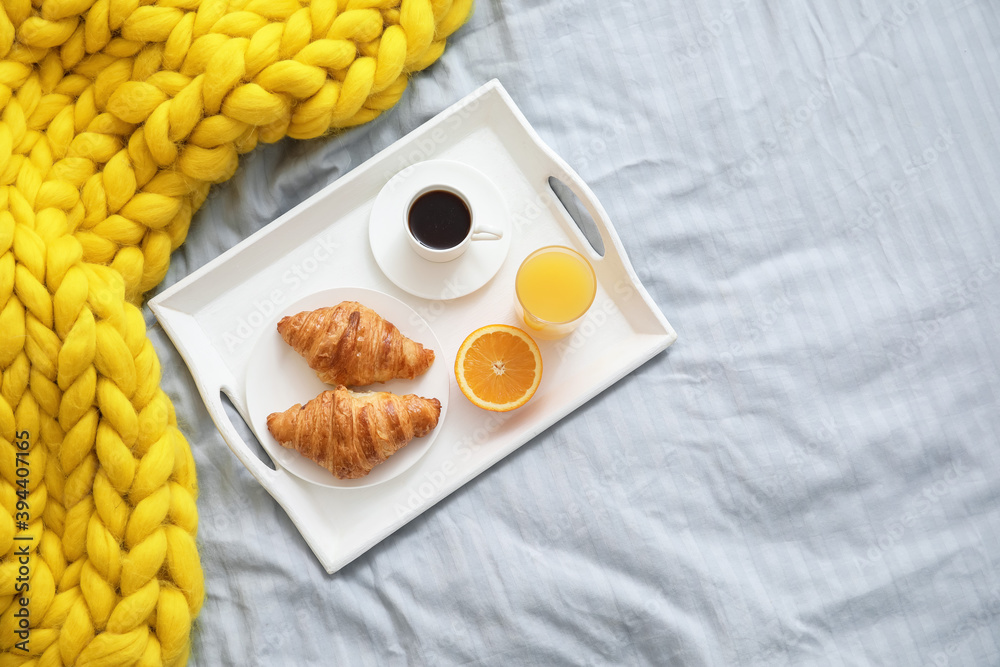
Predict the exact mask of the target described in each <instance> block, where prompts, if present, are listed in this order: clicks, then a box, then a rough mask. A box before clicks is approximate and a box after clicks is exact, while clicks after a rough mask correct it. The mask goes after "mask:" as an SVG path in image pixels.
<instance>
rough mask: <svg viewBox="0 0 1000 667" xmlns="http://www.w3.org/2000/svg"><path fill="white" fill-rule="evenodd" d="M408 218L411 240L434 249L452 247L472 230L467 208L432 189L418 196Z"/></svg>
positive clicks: (452, 196)
mask: <svg viewBox="0 0 1000 667" xmlns="http://www.w3.org/2000/svg"><path fill="white" fill-rule="evenodd" d="M407 219H408V221H409V225H410V232H411V233H412V234H413V237H414V238H415V239H417V240H418V241H420V243H422V244H424V245H425V246H427V247H428V248H434V249H435V250H447V249H449V248H454V247H455V246H457V245H458V244H459V243H461V242H462V240H463V239H464V238H465V237H466V236H468V234H469V229H471V228H472V212H471V211H469V207H468V206H467V205H466V203H465V201H463V200H462V198H461V197H459V196H458V195H456V194H455V193H454V192H448V191H447V190H431V191H430V192H425V193H424V194H422V195H420V196H419V197H417V199H416V201H414V202H413V204H412V205H411V206H410V212H409V215H408V218H407Z"/></svg>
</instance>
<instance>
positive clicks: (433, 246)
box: [403, 184, 503, 262]
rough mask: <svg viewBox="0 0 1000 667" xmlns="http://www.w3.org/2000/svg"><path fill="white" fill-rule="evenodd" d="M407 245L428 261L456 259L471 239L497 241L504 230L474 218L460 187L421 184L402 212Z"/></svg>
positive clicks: (471, 208) (472, 210)
mask: <svg viewBox="0 0 1000 667" xmlns="http://www.w3.org/2000/svg"><path fill="white" fill-rule="evenodd" d="M403 231H404V232H405V233H406V238H407V239H408V240H409V242H410V247H411V248H413V251H414V252H416V253H417V254H418V255H420V256H421V257H423V258H424V259H426V260H429V261H431V262H450V261H452V260H454V259H458V258H459V257H461V256H462V254H463V253H464V252H465V251H466V249H467V248H468V247H469V244H470V243H472V242H473V241H496V240H498V239H501V238H503V230H502V229H498V228H496V227H493V226H490V225H484V224H482V223H479V222H477V221H476V215H475V207H474V206H473V205H472V202H470V201H469V199H468V197H466V196H465V195H464V194H462V192H461V191H460V190H458V189H457V188H455V187H452V186H450V185H445V184H435V185H428V186H425V187H423V188H421V189H420V190H419V191H418V192H417V193H416V194H414V195H413V197H412V198H411V199H410V202H409V204H407V206H406V210H405V211H404V213H403Z"/></svg>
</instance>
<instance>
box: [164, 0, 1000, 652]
mask: <svg viewBox="0 0 1000 667" xmlns="http://www.w3.org/2000/svg"><path fill="white" fill-rule="evenodd" d="M998 42H1000V16H998V13H997V9H996V6H995V4H994V3H990V2H987V1H986V0H956V1H953V2H944V3H932V2H926V1H925V0H906V1H905V2H884V3H883V2H878V3H877V2H871V1H869V0H852V1H850V2H844V3H823V2H817V1H810V2H802V3H788V6H786V5H784V4H782V5H780V6H779V5H777V4H774V3H765V2H759V1H757V0H715V1H708V0H698V1H695V2H675V1H671V2H656V3H618V4H614V3H613V4H610V5H609V4H607V3H602V4H598V3H597V2H595V1H594V0H531V1H528V0H506V1H504V2H489V1H487V0H482V1H481V2H480V3H479V4H478V7H477V9H476V14H475V15H474V17H473V18H472V19H471V21H470V22H469V23H468V24H467V25H466V26H464V27H463V28H462V29H461V30H459V31H458V33H456V34H455V35H454V37H453V38H452V40H451V41H450V47H449V49H448V51H447V52H446V53H445V54H444V55H443V56H442V58H441V60H440V61H439V62H438V63H437V64H435V65H434V66H433V67H431V68H430V69H429V70H427V71H426V72H424V73H423V74H422V75H421V76H420V77H417V78H415V79H413V80H412V82H411V84H410V88H409V89H408V90H407V92H406V94H405V95H404V96H403V99H402V100H401V102H400V104H399V105H398V106H397V107H396V108H394V109H393V110H391V111H389V112H387V113H385V114H384V115H383V116H382V117H381V118H379V119H378V120H376V121H375V122H374V123H372V124H370V125H368V126H364V127H361V128H357V129H354V130H351V131H349V132H346V133H344V134H342V135H340V136H337V137H333V138H329V139H325V140H314V141H308V142H295V141H286V142H284V143H281V144H278V145H274V146H262V147H260V148H259V149H258V150H256V151H255V152H254V153H252V154H250V155H248V156H246V158H245V159H244V162H243V163H242V164H241V166H240V171H239V172H238V173H237V175H236V176H235V177H234V178H233V179H232V181H230V182H228V183H227V184H225V185H223V186H221V187H218V188H216V189H215V190H213V191H212V193H211V194H210V196H209V200H208V201H207V202H206V204H205V205H204V207H203V209H202V210H201V211H200V213H199V214H198V216H197V218H196V219H195V221H194V223H193V225H192V229H191V232H190V235H189V238H188V242H187V243H186V245H185V246H183V248H182V249H181V250H179V251H178V252H177V253H176V254H175V256H174V259H173V264H172V266H171V268H170V273H169V275H168V279H167V280H166V281H165V283H164V284H165V285H169V284H171V283H173V282H176V281H177V280H179V279H180V278H182V277H184V276H186V275H187V274H188V273H190V272H191V271H193V270H194V269H196V268H197V267H199V266H201V265H203V264H205V263H206V262H208V261H210V260H211V259H212V258H214V257H216V256H218V255H219V254H220V253H221V252H223V251H225V250H226V249H228V248H229V247H231V246H233V245H235V244H236V243H237V242H239V241H240V240H241V239H243V238H245V237H246V236H248V235H250V234H251V233H253V232H254V231H256V230H257V229H260V228H261V227H262V226H263V225H265V224H267V223H268V222H270V221H271V220H273V219H275V218H276V217H278V216H279V215H280V214H281V213H283V212H284V211H286V210H288V209H290V208H291V207H292V206H294V205H295V204H297V203H298V202H300V201H301V200H303V199H304V198H306V197H307V196H309V195H310V194H312V193H314V192H316V191H318V190H320V189H321V188H322V187H323V186H325V185H326V184H328V183H330V182H333V181H334V180H336V179H337V178H339V177H341V176H343V175H344V174H345V173H347V172H348V171H349V170H351V169H352V168H354V167H357V166H359V165H360V164H362V163H363V162H364V161H365V160H366V159H368V158H369V157H371V156H372V155H374V154H375V153H376V152H378V151H379V150H381V149H383V148H385V147H387V146H389V145H390V144H391V143H392V142H394V141H395V140H397V139H399V138H400V137H402V136H403V135H405V134H406V133H407V132H408V131H409V130H411V129H413V128H415V127H417V126H418V125H420V124H421V123H422V122H424V121H426V120H427V119H429V118H431V117H432V116H433V115H434V114H436V113H437V112H439V111H440V110H442V109H443V108H445V107H446V106H448V105H449V104H451V103H453V102H455V101H457V100H458V99H460V98H461V97H463V96H464V95H466V94H468V93H469V92H471V91H473V90H475V89H476V88H477V87H478V86H479V85H481V84H483V83H485V82H486V81H488V80H489V79H491V78H494V77H496V78H499V79H500V81H501V83H502V84H503V85H504V87H505V88H506V89H507V91H508V92H509V93H510V94H511V96H512V98H513V99H514V101H515V102H516V103H517V104H518V105H519V107H520V109H521V110H522V111H523V113H524V115H525V116H526V117H527V119H528V121H529V122H530V123H532V125H533V126H534V127H535V129H536V130H537V131H538V133H539V134H540V135H541V137H542V138H543V139H544V140H545V141H546V142H548V143H549V145H550V146H551V147H552V148H553V149H554V150H555V151H556V152H557V153H559V154H560V155H561V156H562V157H563V158H564V159H565V160H566V161H567V162H568V163H569V164H570V165H571V166H572V167H574V168H575V169H576V170H577V171H578V172H579V173H580V175H581V176H582V177H583V179H584V180H585V181H586V182H587V183H588V184H589V185H590V186H591V188H592V189H593V190H594V192H595V193H596V195H597V196H598V198H599V199H600V200H601V202H602V204H603V205H604V207H605V208H606V209H607V211H608V214H609V216H610V218H611V220H612V221H613V223H614V224H615V227H616V229H617V231H618V233H619V235H620V236H621V239H622V243H623V245H624V247H625V249H626V251H627V252H628V254H629V257H630V259H631V261H632V263H633V265H634V267H635V269H636V272H637V274H638V276H639V278H640V279H641V280H642V282H643V284H644V285H645V286H646V287H647V289H648V290H649V292H650V294H651V295H652V297H653V299H654V300H655V301H656V303H657V304H658V305H659V307H660V308H661V309H662V311H663V312H664V314H665V315H666V316H667V318H668V319H669V320H670V322H671V324H672V325H673V326H674V327H675V328H676V329H677V332H678V334H679V339H678V341H677V342H676V343H675V344H674V345H673V346H672V347H671V348H670V349H669V350H668V351H667V352H665V353H663V354H661V355H659V356H657V357H656V358H654V359H653V360H652V361H650V362H649V363H647V364H646V365H644V366H643V367H641V368H640V369H639V370H637V371H636V372H634V373H632V374H630V375H629V376H627V377H626V378H624V379H623V380H621V381H620V382H618V383H617V384H615V385H614V386H613V387H611V388H610V389H609V390H607V391H606V392H604V393H603V394H601V395H600V396H598V397H597V398H595V399H594V400H592V401H591V402H589V403H588V404H587V405H585V406H584V407H582V408H581V409H580V410H578V411H576V412H575V413H574V414H572V415H570V416H569V417H568V418H566V419H564V420H562V421H561V422H559V423H558V424H556V425H555V426H553V427H552V428H550V429H548V430H547V431H545V432H544V433H543V434H541V435H540V436H538V437H537V438H535V439H534V440H532V441H531V442H529V443H527V444H526V445H525V446H523V447H522V448H520V449H519V450H518V451H516V452H515V453H514V454H512V455H511V456H509V457H507V458H506V459H505V460H504V461H502V462H501V463H500V464H498V465H496V466H494V467H493V468H491V469H489V470H488V471H487V472H486V473H484V474H483V475H481V476H480V477H478V478H476V479H475V480H473V481H472V482H471V483H469V484H467V485H466V486H465V487H463V488H462V489H460V490H459V491H457V492H456V493H454V494H453V495H452V496H450V497H449V498H447V499H446V500H445V501H443V502H441V503H440V504H438V505H436V506H434V507H433V508H431V509H430V510H428V511H427V512H425V513H424V514H422V515H420V516H419V517H417V518H416V519H415V520H414V521H412V522H411V523H409V524H408V525H407V526H406V527H404V528H403V529H402V530H400V531H398V532H397V533H395V534H393V535H392V536H390V537H389V538H387V539H386V540H384V541H383V542H381V543H379V544H378V545H376V546H375V547H374V548H372V549H371V550H370V551H368V552H367V553H365V554H364V555H362V556H361V557H360V558H358V559H357V560H356V561H354V562H353V563H351V564H350V565H348V566H346V567H345V568H344V569H342V570H341V571H340V572H338V573H336V574H333V575H327V574H326V573H325V572H324V571H323V569H322V567H321V566H320V565H319V563H318V562H317V560H316V559H315V558H314V556H313V555H312V553H311V551H310V550H309V549H308V547H307V546H306V544H305V542H304V541H303V540H302V538H301V537H300V536H299V535H298V533H297V532H296V530H295V528H294V527H293V525H292V523H291V522H290V521H289V520H288V518H287V516H286V515H285V514H284V512H283V511H282V510H281V509H280V508H279V507H278V505H277V504H276V503H275V502H274V501H273V500H272V499H271V498H270V496H268V495H267V493H266V492H265V491H264V490H263V489H262V488H261V487H260V486H259V485H258V484H257V483H256V482H255V481H254V479H253V478H252V477H251V476H250V474H249V473H248V472H247V471H246V470H245V469H244V468H243V467H242V466H241V464H240V463H239V462H238V461H237V459H236V458H235V457H234V456H233V455H232V453H231V452H230V451H229V449H228V448H227V447H226V445H225V443H224V442H223V440H222V438H221V436H220V435H219V434H218V432H217V431H216V429H215V427H214V425H213V423H212V421H211V420H210V419H209V418H208V416H207V413H206V411H205V409H204V407H203V404H202V402H201V398H200V397H199V395H198V392H197V389H196V387H195V385H194V383H193V381H192V379H191V375H190V372H189V371H188V369H187V368H186V367H184V365H183V362H182V360H181V359H180V357H179V355H178V354H177V353H176V351H175V350H174V348H173V346H172V345H171V343H170V341H169V339H168V338H167V336H166V335H165V334H164V333H163V332H162V331H161V330H159V329H157V328H154V330H153V331H152V332H151V335H152V336H153V340H154V342H155V343H156V345H157V348H158V350H159V354H160V355H161V359H163V360H164V366H165V372H164V381H163V386H164V388H165V389H166V390H167V391H168V393H169V394H170V396H171V399H172V400H173V402H174V404H175V406H176V408H177V412H178V420H179V422H180V425H181V428H182V429H183V430H184V433H185V435H186V436H187V438H188V439H189V441H190V442H191V445H192V448H193V450H194V455H195V458H196V462H197V466H198V468H197V469H198V474H199V486H200V489H201V495H200V497H199V500H198V509H199V512H200V516H201V525H200V530H199V534H198V539H199V545H200V549H201V554H202V559H203V564H204V568H205V576H206V589H207V599H206V602H205V605H204V608H203V611H202V613H201V616H200V617H199V619H198V621H197V624H196V626H195V628H194V630H193V641H194V648H193V651H192V656H191V663H192V664H196V665H219V664H224V665H307V664H321V663H322V664H338V665H339V664H343V665H404V664H407V665H454V664H469V665H512V664H516V665H545V666H551V665H606V664H616V665H617V664H621V665H650V664H656V665H667V664H669V665H683V666H701V665H738V666H751V665H754V666H756V665H785V664H808V665H878V664H897V665H915V666H921V665H986V664H997V663H1000V651H998V641H1000V631H998V628H1000V578H998V576H997V566H998V561H1000V545H998V534H1000V504H998V502H997V498H998V496H1000V465H998V453H997V440H998V431H1000V417H998V411H997V405H998V395H1000V379H998V378H1000V348H998V347H997V346H996V345H995V341H996V331H997V329H998V328H1000V228H998V226H997V224H996V219H995V218H996V215H997V213H998V205H997V204H998V200H997V198H998V195H997V192H998V189H997V183H1000V153H998V151H997V148H996V146H997V143H998V135H1000V124H998V121H997V117H998V115H997V101H998V100H1000V89H998V88H1000V86H998V78H997V75H996V72H997V71H1000V68H998V65H1000V53H998ZM150 321H152V319H151V316H150ZM170 362H173V363H172V364H171V363H170Z"/></svg>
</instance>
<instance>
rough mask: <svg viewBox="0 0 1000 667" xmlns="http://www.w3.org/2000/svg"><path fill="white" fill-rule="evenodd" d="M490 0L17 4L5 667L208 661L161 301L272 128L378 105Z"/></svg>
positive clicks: (4, 7) (3, 200) (2, 27)
mask: <svg viewBox="0 0 1000 667" xmlns="http://www.w3.org/2000/svg"><path fill="white" fill-rule="evenodd" d="M470 10H471V0H314V1H313V2H311V3H309V2H304V1H302V0H31V1H29V0H0V107H2V110H3V111H2V115H0V503H2V505H3V508H4V510H6V511H3V512H0V651H2V653H0V667H2V666H4V665H18V664H32V665H36V664H37V665H106V666H110V665H133V664H135V665H160V664H171V665H172V664H183V663H185V662H186V660H187V656H188V650H189V635H190V629H191V623H192V619H193V618H194V617H195V616H196V614H197V613H198V610H199V608H200V606H201V604H202V600H203V598H204V589H203V580H202V571H201V565H200V561H199V557H198V552H197V549H196V544H195V537H194V536H195V534H196V530H197V511H196V506H195V494H196V491H197V483H196V477H195V470H194V463H193V459H192V456H191V451H190V448H189V446H188V443H187V442H186V441H185V439H184V437H183V436H182V435H181V433H180V431H179V430H178V428H177V422H176V419H175V416H174V410H173V406H172V405H171V403H170V400H169V399H168V398H167V396H166V395H165V394H164V392H163V391H162V389H160V387H159V379H160V367H159V361H158V360H157V357H156V354H155V352H154V350H153V347H152V345H151V344H150V342H149V340H148V339H147V337H146V329H145V324H144V320H143V316H142V313H141V311H140V309H139V308H138V306H137V304H138V303H139V302H140V300H141V298H142V295H143V294H144V293H145V292H146V291H148V290H149V289H150V288H152V287H153V286H155V285H156V284H157V283H159V282H160V280H161V279H162V278H163V276H164V274H165V273H166V270H167V266H168V262H169V256H170V253H171V251H172V250H174V249H176V248H177V247H178V246H179V245H180V244H181V243H182V242H183V240H184V238H185V236H186V234H187V229H188V225H189V223H190V221H191V216H192V214H193V213H194V211H196V210H197V209H198V207H199V206H200V205H201V203H202V202H203V201H204V199H205V197H206V195H207V193H208V189H209V186H210V185H211V184H212V183H218V182H220V181H223V180H225V179H227V178H229V177H230V176H231V175H232V174H233V172H234V171H235V169H236V166H237V160H238V156H239V155H240V154H242V153H245V152H247V151H249V150H251V149H252V148H254V146H256V144H257V143H258V142H274V141H277V140H278V139H281V138H282V137H285V136H290V137H295V138H303V139H304V138H310V137H317V136H320V135H323V134H325V133H328V132H330V131H331V130H336V129H337V128H344V127H348V126H352V125H357V124H359V123H364V122H366V121H368V120H371V119H373V118H375V117H376V116H377V115H378V114H379V113H380V112H381V111H383V110H385V109H388V108H389V107H391V106H392V105H393V104H395V103H396V102H397V101H398V100H399V98H400V95H401V94H402V93H403V90H404V89H405V87H406V84H407V76H408V74H409V73H411V72H414V71H418V70H420V69H422V68H424V67H427V66H428V65H430V64H431V63H433V62H434V61H435V60H436V59H437V58H438V57H439V56H440V55H441V53H442V51H443V50H444V47H445V39H446V38H447V37H448V36H449V35H451V33H452V32H454V31H455V30H456V29H457V28H458V27H459V26H460V25H461V24H462V23H463V22H464V21H465V19H466V17H467V16H468V14H469V12H470Z"/></svg>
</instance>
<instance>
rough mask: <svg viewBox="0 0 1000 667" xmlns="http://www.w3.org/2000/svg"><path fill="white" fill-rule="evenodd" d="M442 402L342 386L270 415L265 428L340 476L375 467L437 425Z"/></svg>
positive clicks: (357, 474) (359, 474)
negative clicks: (361, 390) (352, 389)
mask: <svg viewBox="0 0 1000 667" xmlns="http://www.w3.org/2000/svg"><path fill="white" fill-rule="evenodd" d="M440 415H441V402H440V401H438V400H437V399H436V398H421V397H420V396H416V395H414V394H407V395H406V396H398V395H396V394H392V393H389V392H384V391H378V392H364V393H358V392H353V391H351V390H350V389H348V388H347V387H344V386H340V387H337V388H336V389H335V390H333V391H324V392H323V393H322V394H320V395H319V396H317V397H316V398H314V399H313V400H311V401H309V402H308V403H306V404H305V406H302V405H298V404H296V405H294V406H292V407H291V408H289V409H288V410H285V411H284V412H275V413H273V414H270V415H268V417H267V430H269V431H270V432H271V435H273V436H274V438H275V440H277V441H278V442H280V443H281V446H282V447H285V448H287V449H294V450H295V451H297V452H299V453H300V454H302V455H303V456H305V457H307V458H309V459H312V460H313V461H315V462H316V463H318V464H319V465H321V466H323V467H324V468H326V469H327V470H329V471H330V472H332V473H333V474H334V475H335V476H336V477H338V478H340V479H356V478H358V477H364V476H365V475H367V474H368V473H369V472H371V470H372V468H374V467H375V466H376V465H378V464H379V463H382V462H383V461H385V460H386V459H387V458H389V457H390V456H391V455H392V454H394V453H395V452H397V451H398V450H400V449H402V447H403V446H404V445H406V444H407V443H408V442H410V440H412V439H413V438H420V437H423V436H425V435H427V434H428V433H430V432H431V431H433V430H434V427H435V426H437V423H438V417H439V416H440Z"/></svg>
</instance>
